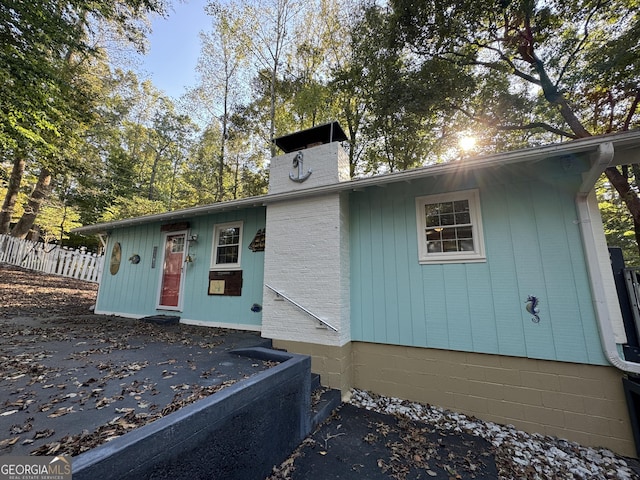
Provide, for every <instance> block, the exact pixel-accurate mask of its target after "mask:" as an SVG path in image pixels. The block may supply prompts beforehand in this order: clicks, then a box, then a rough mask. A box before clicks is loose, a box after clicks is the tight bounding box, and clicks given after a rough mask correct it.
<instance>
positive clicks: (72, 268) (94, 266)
mask: <svg viewBox="0 0 640 480" xmlns="http://www.w3.org/2000/svg"><path fill="white" fill-rule="evenodd" d="M2 262H4V263H9V264H11V265H17V266H19V267H23V268H27V269H29V270H37V271H39V272H44V273H51V274H54V275H62V276H64V277H71V278H77V279H78V280H86V281H88V282H96V283H100V278H101V277H102V268H103V266H104V255H96V254H95V253H93V254H92V253H86V249H84V248H81V249H80V250H71V249H68V248H66V247H62V248H61V247H59V246H57V245H51V244H46V243H41V242H32V241H31V240H22V239H20V238H14V237H10V236H9V235H0V263H2Z"/></svg>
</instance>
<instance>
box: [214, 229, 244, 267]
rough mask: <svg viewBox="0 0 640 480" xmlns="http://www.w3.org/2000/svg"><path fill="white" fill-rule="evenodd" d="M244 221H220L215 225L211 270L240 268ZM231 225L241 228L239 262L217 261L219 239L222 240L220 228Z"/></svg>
mask: <svg viewBox="0 0 640 480" xmlns="http://www.w3.org/2000/svg"><path fill="white" fill-rule="evenodd" d="M243 223H244V222H242V221H238V222H228V223H218V224H216V225H214V226H213V248H212V250H211V267H210V269H211V270H240V268H241V265H242V235H243V233H244V225H243ZM229 227H239V228H240V238H239V239H238V241H239V245H238V262H237V263H220V264H218V263H216V258H217V256H218V255H217V253H218V241H219V240H220V230H224V229H225V228H229Z"/></svg>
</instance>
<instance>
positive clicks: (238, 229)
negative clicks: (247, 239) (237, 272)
mask: <svg viewBox="0 0 640 480" xmlns="http://www.w3.org/2000/svg"><path fill="white" fill-rule="evenodd" d="M241 247H242V222H233V223H223V224H219V225H216V226H215V227H214V229H213V252H212V255H211V269H212V270H234V269H238V268H240V257H241V255H240V254H241V252H242V248H241Z"/></svg>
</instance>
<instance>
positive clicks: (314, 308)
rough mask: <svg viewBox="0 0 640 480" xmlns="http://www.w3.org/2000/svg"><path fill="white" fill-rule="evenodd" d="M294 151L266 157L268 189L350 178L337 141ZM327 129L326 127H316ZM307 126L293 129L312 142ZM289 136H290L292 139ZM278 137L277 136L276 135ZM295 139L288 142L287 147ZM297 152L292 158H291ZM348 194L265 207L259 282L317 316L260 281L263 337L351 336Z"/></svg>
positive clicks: (329, 340) (320, 340)
mask: <svg viewBox="0 0 640 480" xmlns="http://www.w3.org/2000/svg"><path fill="white" fill-rule="evenodd" d="M329 125H331V128H332V132H333V128H336V127H337V129H339V133H341V135H338V136H337V137H336V136H333V135H331V136H330V137H329V138H328V139H326V138H323V139H321V141H325V142H326V143H322V144H319V145H315V146H312V147H310V148H305V149H303V150H295V149H294V151H290V152H288V153H285V154H284V155H281V156H277V157H274V158H273V159H272V160H271V169H270V174H269V193H283V192H294V191H300V190H308V189H313V188H314V187H320V186H324V185H332V184H335V183H338V182H340V181H345V180H349V159H348V155H347V154H346V152H345V151H344V149H343V147H342V146H341V145H340V143H339V142H338V141H330V140H334V139H336V138H338V139H339V140H344V139H345V138H346V137H344V133H343V132H342V130H341V129H340V127H339V126H338V125H337V123H334V124H329ZM316 128H327V126H322V127H316ZM313 130H314V129H311V130H308V131H304V132H298V133H297V134H293V135H291V136H288V137H282V138H283V139H289V138H290V137H294V136H295V135H298V136H300V135H301V134H308V135H311V137H305V136H304V135H303V138H301V139H300V141H302V142H303V145H304V142H305V141H307V140H309V138H310V139H311V140H314V141H313V142H307V143H306V144H307V145H308V143H314V144H316V143H318V142H317V138H314V133H315V134H317V133H318V132H313ZM294 140H295V139H294ZM276 143H277V141H276ZM296 146H297V147H298V148H299V142H294V148H295V147H296ZM296 156H297V161H296ZM347 195H348V194H346V193H330V194H323V195H317V196H315V195H314V196H302V197H300V198H293V199H288V200H285V201H281V202H276V203H270V204H269V205H268V206H267V222H266V246H265V265H264V283H265V285H268V286H269V287H272V288H274V289H276V290H277V291H278V292H280V293H281V294H282V296H286V297H288V298H289V299H291V300H292V301H293V302H296V303H297V304H299V305H300V306H301V307H303V308H304V309H307V310H308V311H309V312H312V313H313V314H315V315H317V316H318V317H320V318H321V319H322V320H324V321H325V322H326V323H328V324H329V325H331V326H332V327H334V328H335V329H336V330H337V331H333V330H332V329H331V328H328V327H326V326H323V325H322V324H321V323H320V322H319V321H317V320H316V319H314V318H313V317H312V316H311V315H309V314H308V313H305V311H304V310H303V309H301V308H300V307H298V306H296V305H294V304H292V303H291V302H289V301H286V300H284V299H283V298H282V296H278V295H277V294H276V293H274V292H273V291H272V290H271V289H270V288H268V287H266V286H265V288H264V292H263V293H264V295H263V314H262V336H264V337H267V338H271V339H274V340H287V341H295V342H305V343H316V344H322V345H332V346H342V345H344V344H346V343H348V342H349V341H350V340H351V325H350V304H349V299H350V293H349V204H348V197H347Z"/></svg>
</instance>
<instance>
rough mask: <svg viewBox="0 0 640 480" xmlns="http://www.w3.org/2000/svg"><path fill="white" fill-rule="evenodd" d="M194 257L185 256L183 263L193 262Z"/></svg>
mask: <svg viewBox="0 0 640 480" xmlns="http://www.w3.org/2000/svg"><path fill="white" fill-rule="evenodd" d="M195 259H196V256H195V255H187V257H186V258H185V259H184V263H193V262H194V261H195Z"/></svg>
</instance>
